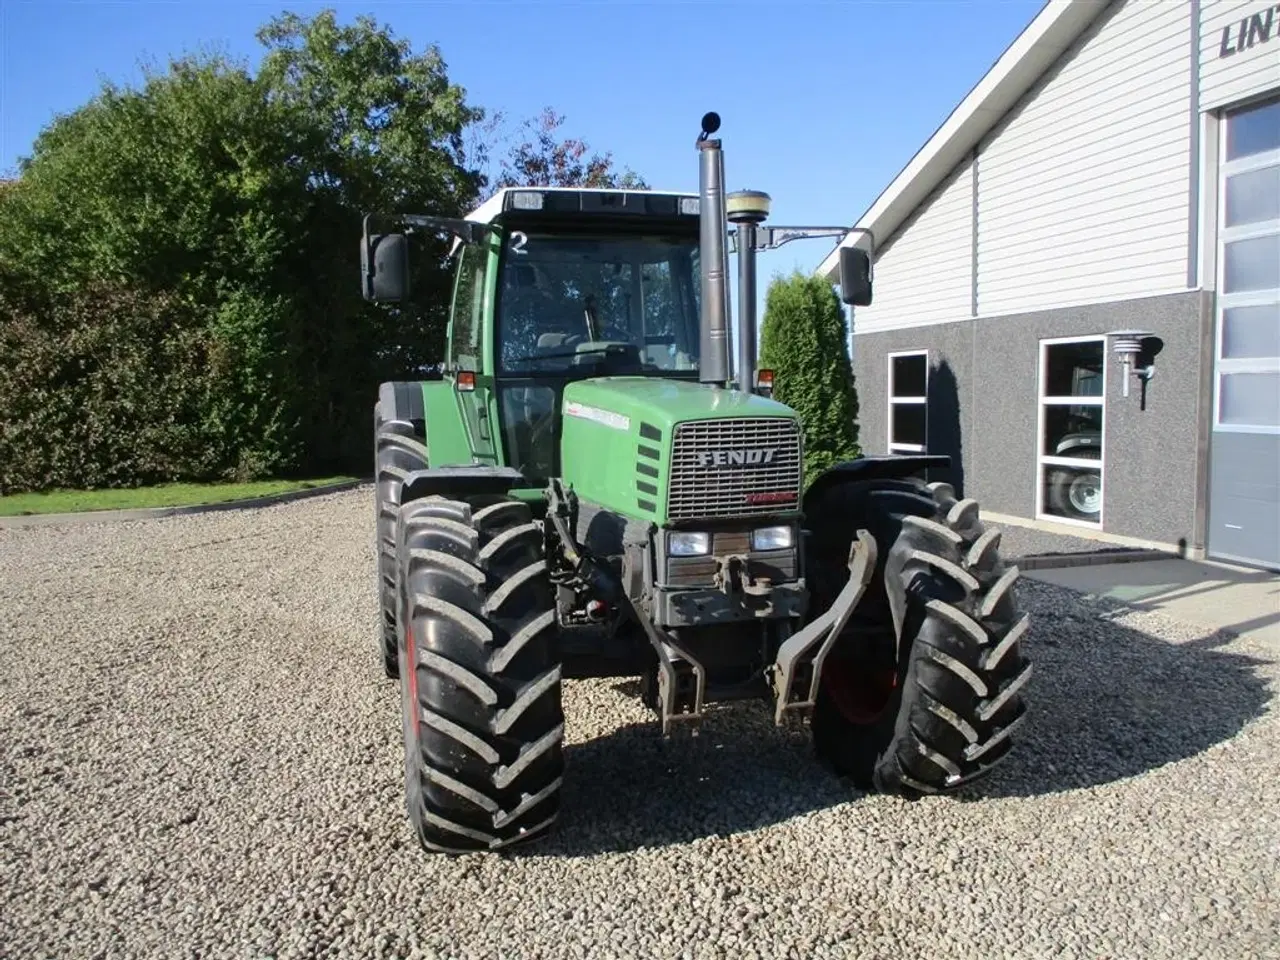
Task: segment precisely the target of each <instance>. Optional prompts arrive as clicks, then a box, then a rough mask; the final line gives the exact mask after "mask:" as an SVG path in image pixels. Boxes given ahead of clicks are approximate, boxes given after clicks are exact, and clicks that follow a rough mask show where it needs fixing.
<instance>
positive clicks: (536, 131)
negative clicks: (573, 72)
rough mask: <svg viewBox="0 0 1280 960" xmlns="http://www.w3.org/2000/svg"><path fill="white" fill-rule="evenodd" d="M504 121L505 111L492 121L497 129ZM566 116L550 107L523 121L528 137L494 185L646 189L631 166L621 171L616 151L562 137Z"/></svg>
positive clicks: (509, 157)
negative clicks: (596, 149) (602, 150)
mask: <svg viewBox="0 0 1280 960" xmlns="http://www.w3.org/2000/svg"><path fill="white" fill-rule="evenodd" d="M501 121H502V116H501V114H499V115H497V116H495V118H494V119H493V121H491V122H490V124H489V126H488V130H489V131H490V132H493V131H494V130H496V129H497V128H498V127H499V126H500V124H501ZM563 123H564V115H563V114H559V113H556V112H555V111H554V110H552V109H551V108H550V107H546V108H544V109H543V111H542V113H540V114H539V115H538V116H537V117H534V118H531V119H527V120H525V121H524V122H523V123H522V124H521V128H522V129H523V130H524V131H525V139H523V140H522V141H521V142H520V143H518V144H516V145H515V146H513V147H511V148H510V150H509V152H508V153H507V154H506V156H505V157H504V158H503V160H502V166H501V171H500V173H499V174H498V176H497V177H496V178H495V180H494V186H495V187H497V188H501V187H533V186H537V187H610V188H615V189H628V190H644V189H647V187H648V184H647V183H646V182H645V181H644V178H643V177H641V176H640V175H639V174H637V173H636V172H635V171H633V170H631V168H629V167H628V168H627V169H626V170H625V171H623V172H622V173H618V172H617V171H616V170H615V169H614V166H613V154H612V153H604V154H600V153H591V154H590V156H588V153H589V152H590V149H591V148H590V147H589V146H588V145H587V144H586V142H585V141H583V140H579V139H575V138H573V137H568V138H564V139H560V138H559V136H558V134H557V131H558V130H559V129H560V127H561V125H562V124H563Z"/></svg>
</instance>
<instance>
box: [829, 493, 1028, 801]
mask: <svg viewBox="0 0 1280 960" xmlns="http://www.w3.org/2000/svg"><path fill="white" fill-rule="evenodd" d="M809 525H810V526H811V527H813V531H812V533H811V534H810V544H809V551H808V557H807V558H806V559H807V563H806V567H807V572H808V574H809V577H810V579H811V581H812V583H813V588H814V604H813V609H814V611H815V612H820V611H822V610H823V609H825V608H826V606H827V605H829V604H830V603H831V601H832V600H833V599H834V598H835V595H836V593H838V592H839V589H840V588H841V587H842V586H843V585H844V581H845V580H847V579H848V568H847V566H845V563H846V561H847V558H848V552H849V544H850V543H851V542H852V539H853V537H854V536H855V535H856V531H857V530H858V529H859V528H860V527H863V528H866V529H867V530H868V531H869V532H870V533H871V534H872V535H873V536H874V537H875V538H876V541H877V544H878V546H879V548H880V559H879V560H878V562H877V569H876V572H875V574H874V576H873V579H872V581H871V583H870V584H869V585H868V590H867V593H866V594H865V596H864V599H863V602H862V603H861V604H860V605H859V608H858V610H857V611H855V616H854V617H852V618H851V619H850V623H849V626H848V627H846V628H845V630H844V632H843V634H842V635H841V637H840V638H839V639H838V640H837V642H836V647H835V648H834V649H833V650H832V652H831V654H830V655H829V657H828V659H827V661H826V664H825V665H824V669H823V676H822V683H821V685H820V688H819V694H818V700H817V703H816V704H815V707H814V714H813V722H812V733H813V742H814V747H815V750H816V752H817V753H818V755H819V756H820V757H821V758H822V759H823V760H824V761H825V762H826V763H828V764H829V765H830V766H831V767H832V768H833V769H834V770H835V771H836V772H837V773H839V774H841V775H844V776H847V777H849V778H850V779H851V780H852V781H853V782H854V783H855V784H856V785H857V786H859V787H861V788H862V789H868V790H869V789H878V790H881V791H884V792H889V793H896V794H900V795H903V796H907V797H913V798H914V797H918V796H920V795H922V794H930V793H940V792H946V791H951V790H955V789H957V788H959V787H961V786H964V785H966V784H968V783H971V782H973V781H974V780H976V779H978V778H980V777H982V776H984V775H985V774H986V773H988V772H989V771H990V770H991V769H992V768H993V767H994V766H995V765H996V764H997V763H998V762H999V761H1000V760H1002V759H1003V758H1004V757H1005V755H1006V754H1007V753H1008V752H1009V750H1010V748H1011V746H1012V740H1011V736H1010V734H1011V733H1012V732H1013V730H1014V729H1015V728H1016V727H1017V726H1018V725H1019V724H1020V723H1021V722H1022V720H1023V718H1024V716H1025V714H1026V706H1025V704H1024V702H1023V699H1022V694H1021V691H1022V689H1023V686H1024V684H1025V683H1026V681H1027V679H1028V677H1029V676H1030V673H1031V665H1030V664H1029V663H1028V662H1027V661H1026V659H1025V658H1024V657H1023V655H1022V651H1021V641H1022V638H1023V636H1024V635H1025V632H1026V630H1027V627H1028V623H1029V621H1028V618H1027V616H1026V615H1024V614H1021V613H1020V612H1019V611H1018V609H1017V601H1016V597H1015V593H1014V583H1015V581H1016V579H1017V576H1018V570H1017V568H1016V567H1006V566H1005V565H1004V564H1003V563H1002V562H1001V560H1000V557H999V539H1000V535H999V533H998V532H996V531H987V530H985V528H984V527H983V524H982V523H981V521H980V520H979V519H978V505H977V503H976V502H975V501H973V500H969V499H966V500H959V501H958V500H957V499H956V497H955V493H954V491H953V490H952V488H951V487H950V486H949V485H947V484H929V485H925V484H924V483H922V482H919V481H915V480H901V481H898V480H895V481H862V482H853V483H845V484H841V485H839V486H836V487H834V488H832V489H830V490H828V491H826V492H824V493H823V494H822V495H821V497H820V498H819V502H818V503H817V504H815V508H814V510H813V511H812V513H811V515H810V517H809ZM899 630H900V635H901V638H902V639H901V644H900V649H901V651H902V654H901V656H898V654H897V652H896V650H897V637H898V636H899Z"/></svg>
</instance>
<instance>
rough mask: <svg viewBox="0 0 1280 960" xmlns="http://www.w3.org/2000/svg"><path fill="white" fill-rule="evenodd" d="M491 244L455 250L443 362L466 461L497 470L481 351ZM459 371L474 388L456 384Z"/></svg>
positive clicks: (489, 385) (490, 394) (487, 368)
mask: <svg viewBox="0 0 1280 960" xmlns="http://www.w3.org/2000/svg"><path fill="white" fill-rule="evenodd" d="M493 242H494V241H493V240H491V239H485V240H482V241H480V242H478V243H469V244H464V245H463V246H462V247H461V248H460V250H459V254H458V255H459V261H458V269H457V273H456V275H455V280H454V288H453V303H452V306H451V310H450V322H449V346H448V353H447V359H446V363H445V378H446V379H448V380H449V381H451V382H452V384H453V386H454V396H455V397H456V398H457V403H458V412H459V415H460V417H461V419H462V425H463V430H464V432H465V433H466V436H467V442H468V445H469V446H470V448H471V462H472V463H476V464H482V465H486V466H496V465H498V464H499V463H500V462H501V458H502V448H501V444H500V441H499V438H498V431H497V429H496V421H497V417H496V405H495V394H494V382H493V371H492V369H491V365H489V364H487V363H486V362H485V359H486V358H485V357H484V347H483V344H484V323H485V318H486V317H487V316H490V315H491V311H490V310H488V309H486V308H487V307H488V306H489V305H490V304H491V303H492V301H493V278H494V271H493V269H492V262H493V246H492V244H493ZM460 373H470V374H471V375H472V376H473V377H474V387H468V386H467V384H466V383H465V382H463V381H460V380H459V374H460ZM464 379H465V378H464Z"/></svg>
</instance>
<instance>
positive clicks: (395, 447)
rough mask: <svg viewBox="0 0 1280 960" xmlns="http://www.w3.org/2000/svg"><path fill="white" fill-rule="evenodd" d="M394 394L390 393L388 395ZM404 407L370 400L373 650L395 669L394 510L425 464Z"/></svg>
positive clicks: (388, 670)
mask: <svg viewBox="0 0 1280 960" xmlns="http://www.w3.org/2000/svg"><path fill="white" fill-rule="evenodd" d="M393 397H394V395H393ZM408 412H409V411H397V410H384V409H383V406H382V401H381V400H380V401H379V402H378V403H377V404H375V405H374V413H373V428H374V481H375V484H376V487H375V494H374V502H375V507H374V511H375V520H376V523H375V530H376V538H377V542H376V543H375V549H376V551H377V557H378V596H379V604H380V607H381V615H380V617H379V624H378V652H379V655H380V657H381V660H382V669H383V672H384V673H385V674H386V675H387V676H388V677H391V678H395V677H398V676H399V675H400V666H399V659H398V656H397V653H396V644H397V641H396V539H395V537H396V515H397V511H398V510H399V507H400V492H401V490H402V489H403V487H404V480H405V477H407V476H408V475H409V474H410V473H411V472H412V471H414V470H423V469H425V468H426V466H427V446H426V428H425V425H424V426H422V427H421V428H419V427H418V426H416V425H415V424H414V422H413V421H411V420H409V419H404V416H405V415H406V414H407V413H408Z"/></svg>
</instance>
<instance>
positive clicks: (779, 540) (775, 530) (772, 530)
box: [751, 527, 793, 551]
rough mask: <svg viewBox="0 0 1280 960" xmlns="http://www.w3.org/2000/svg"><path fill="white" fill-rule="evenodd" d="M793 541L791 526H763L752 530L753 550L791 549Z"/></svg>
mask: <svg viewBox="0 0 1280 960" xmlns="http://www.w3.org/2000/svg"><path fill="white" fill-rule="evenodd" d="M792 543H793V540H792V537H791V528H790V527H761V528H760V529H759V530H752V531H751V549H752V550H760V551H764V550H789V549H791V545H792Z"/></svg>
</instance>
